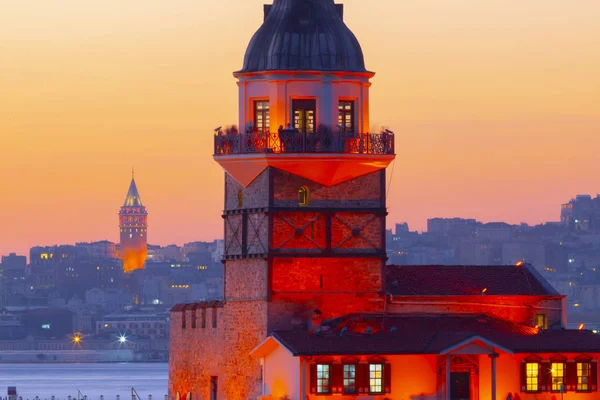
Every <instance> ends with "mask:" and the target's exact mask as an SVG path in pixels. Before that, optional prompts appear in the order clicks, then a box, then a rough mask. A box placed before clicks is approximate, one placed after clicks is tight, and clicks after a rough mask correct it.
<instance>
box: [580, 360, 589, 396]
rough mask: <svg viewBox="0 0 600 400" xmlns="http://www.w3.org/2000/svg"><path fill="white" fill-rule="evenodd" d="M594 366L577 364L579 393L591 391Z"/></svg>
mask: <svg viewBox="0 0 600 400" xmlns="http://www.w3.org/2000/svg"><path fill="white" fill-rule="evenodd" d="M591 370H592V366H591V365H590V363H587V362H584V363H577V391H578V392H587V391H589V390H590V386H589V383H590V376H591Z"/></svg>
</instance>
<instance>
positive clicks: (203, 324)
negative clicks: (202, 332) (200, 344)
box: [202, 308, 206, 329]
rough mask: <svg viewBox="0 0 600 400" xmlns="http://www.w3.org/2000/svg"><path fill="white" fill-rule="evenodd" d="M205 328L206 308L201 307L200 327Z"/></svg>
mask: <svg viewBox="0 0 600 400" xmlns="http://www.w3.org/2000/svg"><path fill="white" fill-rule="evenodd" d="M204 328H206V308H203V309H202V329H204Z"/></svg>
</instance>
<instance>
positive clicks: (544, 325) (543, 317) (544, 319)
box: [534, 314, 548, 330]
mask: <svg viewBox="0 0 600 400" xmlns="http://www.w3.org/2000/svg"><path fill="white" fill-rule="evenodd" d="M534 318H535V321H534V322H535V326H537V327H538V328H539V329H541V330H546V329H548V316H547V315H546V314H535V317H534ZM539 318H541V320H542V321H541V322H542V324H541V325H540V324H539V322H540V321H538V319H539Z"/></svg>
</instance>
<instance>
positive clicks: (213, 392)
mask: <svg viewBox="0 0 600 400" xmlns="http://www.w3.org/2000/svg"><path fill="white" fill-rule="evenodd" d="M218 379H219V378H218V377H217V376H211V377H210V400H217V392H218V389H217V383H218Z"/></svg>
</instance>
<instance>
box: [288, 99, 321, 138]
mask: <svg viewBox="0 0 600 400" xmlns="http://www.w3.org/2000/svg"><path fill="white" fill-rule="evenodd" d="M292 108H293V111H294V129H296V130H297V131H298V132H302V133H314V132H315V122H316V121H315V120H316V110H317V102H316V100H293V101H292Z"/></svg>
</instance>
